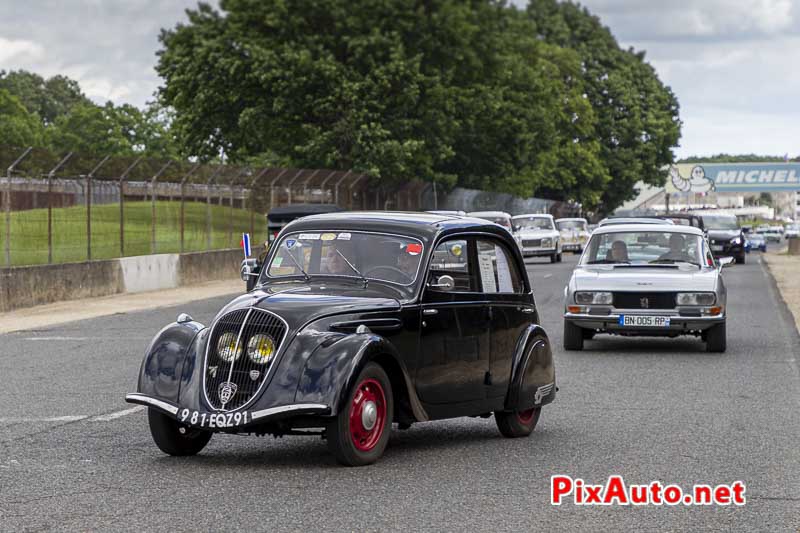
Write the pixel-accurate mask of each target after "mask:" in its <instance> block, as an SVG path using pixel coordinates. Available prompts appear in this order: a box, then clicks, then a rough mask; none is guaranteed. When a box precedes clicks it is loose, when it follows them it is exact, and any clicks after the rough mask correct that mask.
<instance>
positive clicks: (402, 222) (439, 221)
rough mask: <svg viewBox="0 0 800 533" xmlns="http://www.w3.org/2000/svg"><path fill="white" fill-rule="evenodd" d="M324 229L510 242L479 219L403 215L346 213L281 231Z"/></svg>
mask: <svg viewBox="0 0 800 533" xmlns="http://www.w3.org/2000/svg"><path fill="white" fill-rule="evenodd" d="M325 229H328V230H350V231H354V232H355V231H370V232H377V233H396V234H400V235H407V236H410V237H416V238H419V239H422V240H426V241H430V240H433V239H434V238H435V237H436V236H437V235H438V234H440V233H451V232H458V231H473V232H474V231H477V232H483V233H491V234H494V235H497V236H500V237H501V238H503V239H511V234H510V233H509V232H508V230H507V229H505V228H504V227H502V226H500V225H498V224H495V223H494V222H489V221H486V220H484V219H482V218H472V217H469V216H456V215H435V214H432V213H421V212H403V211H345V212H342V213H326V214H320V215H310V216H307V217H303V218H298V219H297V220H295V221H293V222H291V223H290V224H289V225H287V226H286V227H285V228H284V231H291V232H295V231H322V230H325ZM511 240H512V242H513V239H511Z"/></svg>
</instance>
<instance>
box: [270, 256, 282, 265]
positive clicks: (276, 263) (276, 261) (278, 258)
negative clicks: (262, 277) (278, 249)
mask: <svg viewBox="0 0 800 533" xmlns="http://www.w3.org/2000/svg"><path fill="white" fill-rule="evenodd" d="M281 263H283V257H280V256H278V257H276V258H275V259H274V260H273V261H272V266H276V267H279V266H281Z"/></svg>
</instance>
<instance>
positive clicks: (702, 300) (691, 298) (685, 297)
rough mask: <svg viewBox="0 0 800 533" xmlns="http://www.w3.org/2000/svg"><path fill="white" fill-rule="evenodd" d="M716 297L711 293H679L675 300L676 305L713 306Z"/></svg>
mask: <svg viewBox="0 0 800 533" xmlns="http://www.w3.org/2000/svg"><path fill="white" fill-rule="evenodd" d="M716 301H717V295H716V294H714V293H713V292H679V293H678V295H677V297H676V298H675V303H676V304H678V305H714V303H715V302H716Z"/></svg>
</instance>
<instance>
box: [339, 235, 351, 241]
mask: <svg viewBox="0 0 800 533" xmlns="http://www.w3.org/2000/svg"><path fill="white" fill-rule="evenodd" d="M337 238H338V239H339V240H340V241H349V240H350V234H349V233H340V234H339V236H338V237H337Z"/></svg>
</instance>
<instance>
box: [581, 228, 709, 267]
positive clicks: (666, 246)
mask: <svg viewBox="0 0 800 533" xmlns="http://www.w3.org/2000/svg"><path fill="white" fill-rule="evenodd" d="M702 243H703V240H702V238H701V237H700V236H698V235H691V234H686V233H677V232H662V231H629V232H628V231H626V232H615V233H602V234H595V235H594V236H592V238H591V240H590V241H589V245H588V249H587V252H586V254H584V256H583V258H582V259H581V264H584V265H587V264H588V265H592V264H615V263H623V264H669V263H691V264H693V265H697V266H700V265H701V264H703V262H702V257H703V255H702V254H703V246H702Z"/></svg>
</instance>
